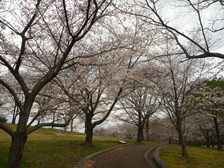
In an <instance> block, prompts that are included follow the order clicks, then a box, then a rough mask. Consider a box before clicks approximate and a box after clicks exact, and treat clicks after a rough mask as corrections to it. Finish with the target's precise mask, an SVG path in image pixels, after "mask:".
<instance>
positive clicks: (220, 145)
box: [213, 117, 222, 150]
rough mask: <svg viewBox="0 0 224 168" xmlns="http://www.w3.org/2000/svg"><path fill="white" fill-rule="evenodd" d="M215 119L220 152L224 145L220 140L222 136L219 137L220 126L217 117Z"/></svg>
mask: <svg viewBox="0 0 224 168" xmlns="http://www.w3.org/2000/svg"><path fill="white" fill-rule="evenodd" d="M213 119H214V123H215V130H216V136H217V141H218V150H221V148H222V143H221V139H220V135H219V125H218V122H217V117H213Z"/></svg>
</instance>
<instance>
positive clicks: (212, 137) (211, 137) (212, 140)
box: [210, 134, 214, 148]
mask: <svg viewBox="0 0 224 168" xmlns="http://www.w3.org/2000/svg"><path fill="white" fill-rule="evenodd" d="M210 139H211V144H212V147H213V148H214V134H212V135H211V136H210Z"/></svg>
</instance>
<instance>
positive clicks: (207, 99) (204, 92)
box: [188, 77, 224, 150]
mask: <svg viewBox="0 0 224 168" xmlns="http://www.w3.org/2000/svg"><path fill="white" fill-rule="evenodd" d="M223 88H224V85H223V78H217V77H216V78H213V79H212V80H209V81H205V82H204V83H203V84H202V85H201V87H199V88H197V89H194V90H192V95H193V96H192V95H191V96H190V97H189V99H191V100H190V101H191V102H193V103H191V106H192V108H195V109H198V110H200V111H201V112H202V113H205V115H206V113H207V114H209V115H210V116H211V117H212V118H213V120H214V127H215V131H216V138H217V141H218V149H219V150H220V149H221V147H222V145H221V144H222V143H221V139H220V131H219V122H218V120H219V118H220V117H221V116H223ZM188 106H189V107H190V103H189V105H188ZM207 134H208V132H207ZM206 138H207V139H208V138H210V137H209V135H207V137H206ZM207 141H208V140H207Z"/></svg>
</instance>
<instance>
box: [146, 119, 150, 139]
mask: <svg viewBox="0 0 224 168" xmlns="http://www.w3.org/2000/svg"><path fill="white" fill-rule="evenodd" d="M145 124H146V125H145V134H146V135H145V136H146V137H145V140H146V141H149V118H147V119H146V123H145Z"/></svg>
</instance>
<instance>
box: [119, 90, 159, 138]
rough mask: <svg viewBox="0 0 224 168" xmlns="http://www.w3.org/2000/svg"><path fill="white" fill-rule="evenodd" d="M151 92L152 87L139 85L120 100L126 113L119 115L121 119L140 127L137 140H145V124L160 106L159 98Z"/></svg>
mask: <svg viewBox="0 0 224 168" xmlns="http://www.w3.org/2000/svg"><path fill="white" fill-rule="evenodd" d="M150 94H151V93H150V89H147V88H145V87H138V88H136V89H135V90H134V91H133V92H132V93H130V94H129V95H127V96H126V97H124V98H122V99H121V100H120V104H121V106H122V108H123V109H124V111H125V113H124V114H123V115H121V114H120V115H119V116H117V117H118V118H119V120H121V121H124V122H127V123H129V124H133V125H136V126H137V127H138V133H137V142H142V141H143V140H144V134H143V132H144V128H145V124H148V119H149V118H150V117H151V116H152V115H153V114H154V113H155V112H156V111H157V110H158V108H159V103H158V99H157V98H156V97H154V96H153V95H150Z"/></svg>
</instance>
